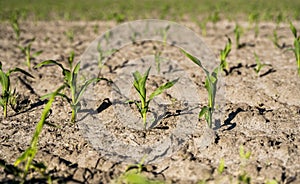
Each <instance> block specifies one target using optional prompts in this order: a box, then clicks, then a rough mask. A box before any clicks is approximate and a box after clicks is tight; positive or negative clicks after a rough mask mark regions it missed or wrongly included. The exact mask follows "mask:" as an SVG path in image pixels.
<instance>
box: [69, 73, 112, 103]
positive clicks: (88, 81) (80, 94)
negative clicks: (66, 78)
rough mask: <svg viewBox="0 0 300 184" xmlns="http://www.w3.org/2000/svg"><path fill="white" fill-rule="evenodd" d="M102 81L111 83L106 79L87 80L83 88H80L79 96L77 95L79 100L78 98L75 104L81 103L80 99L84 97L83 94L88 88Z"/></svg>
mask: <svg viewBox="0 0 300 184" xmlns="http://www.w3.org/2000/svg"><path fill="white" fill-rule="evenodd" d="M101 80H106V81H109V80H107V79H106V78H93V79H90V80H87V81H85V83H84V84H83V86H82V87H81V88H80V90H79V92H78V94H77V98H76V101H75V104H74V105H76V104H77V103H78V102H79V99H80V97H81V96H82V94H83V93H84V92H85V90H86V88H87V87H88V86H89V85H90V84H91V83H94V82H99V81H101Z"/></svg>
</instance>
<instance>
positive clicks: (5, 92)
mask: <svg viewBox="0 0 300 184" xmlns="http://www.w3.org/2000/svg"><path fill="white" fill-rule="evenodd" d="M15 72H20V73H23V74H24V75H27V76H29V77H32V78H33V76H32V75H30V74H29V73H28V72H26V71H25V70H22V69H21V68H14V69H10V70H8V72H6V73H5V72H4V71H3V70H2V63H1V62H0V83H1V87H2V94H1V99H0V105H1V106H2V108H3V116H4V118H6V117H7V105H8V104H9V101H10V100H11V99H12V97H13V94H14V93H13V92H12V91H11V89H10V74H12V73H15Z"/></svg>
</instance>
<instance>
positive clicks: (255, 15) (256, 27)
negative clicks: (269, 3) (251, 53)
mask: <svg viewBox="0 0 300 184" xmlns="http://www.w3.org/2000/svg"><path fill="white" fill-rule="evenodd" d="M248 19H249V22H250V24H253V23H254V24H255V25H254V33H255V38H256V37H257V36H258V33H259V25H258V22H259V13H257V12H255V13H251V14H250V15H249V18H248Z"/></svg>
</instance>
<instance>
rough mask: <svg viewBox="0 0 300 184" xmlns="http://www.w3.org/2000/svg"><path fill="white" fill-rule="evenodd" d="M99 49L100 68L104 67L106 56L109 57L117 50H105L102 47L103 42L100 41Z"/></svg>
mask: <svg viewBox="0 0 300 184" xmlns="http://www.w3.org/2000/svg"><path fill="white" fill-rule="evenodd" d="M97 51H98V54H99V55H98V67H99V69H102V67H103V65H104V64H103V60H104V59H105V57H108V56H110V55H112V54H114V53H115V52H116V51H117V50H116V49H111V50H108V51H104V50H103V49H102V47H101V43H100V42H99V43H98V45H97Z"/></svg>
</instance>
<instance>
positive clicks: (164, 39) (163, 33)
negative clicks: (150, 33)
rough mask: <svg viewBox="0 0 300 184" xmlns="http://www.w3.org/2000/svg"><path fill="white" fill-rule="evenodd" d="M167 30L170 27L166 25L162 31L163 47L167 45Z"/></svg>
mask: <svg viewBox="0 0 300 184" xmlns="http://www.w3.org/2000/svg"><path fill="white" fill-rule="evenodd" d="M169 29H170V25H167V26H166V27H165V28H164V29H163V30H162V35H163V42H164V46H166V44H167V38H168V31H169Z"/></svg>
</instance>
